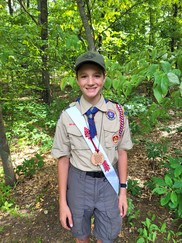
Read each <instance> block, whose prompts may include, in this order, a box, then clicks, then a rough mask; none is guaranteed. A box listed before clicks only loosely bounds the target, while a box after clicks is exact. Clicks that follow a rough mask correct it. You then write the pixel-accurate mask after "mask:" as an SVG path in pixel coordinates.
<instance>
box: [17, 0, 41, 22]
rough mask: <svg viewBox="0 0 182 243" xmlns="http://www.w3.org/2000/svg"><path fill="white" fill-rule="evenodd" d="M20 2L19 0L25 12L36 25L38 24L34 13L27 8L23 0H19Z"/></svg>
mask: <svg viewBox="0 0 182 243" xmlns="http://www.w3.org/2000/svg"><path fill="white" fill-rule="evenodd" d="M18 2H19V4H20V6H21V7H22V8H23V10H24V11H25V13H27V14H28V16H29V17H30V18H31V19H32V20H33V22H34V23H35V24H36V25H38V22H37V20H36V19H35V18H34V16H32V15H31V14H30V13H29V12H28V11H27V10H26V8H25V6H24V4H23V2H22V0H18Z"/></svg>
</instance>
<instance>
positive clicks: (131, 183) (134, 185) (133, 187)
mask: <svg viewBox="0 0 182 243" xmlns="http://www.w3.org/2000/svg"><path fill="white" fill-rule="evenodd" d="M127 190H128V192H130V193H131V194H132V195H133V196H140V195H141V193H142V188H141V187H140V186H139V183H138V181H137V180H131V179H129V180H128V189H127Z"/></svg>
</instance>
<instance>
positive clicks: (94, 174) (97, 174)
mask: <svg viewBox="0 0 182 243" xmlns="http://www.w3.org/2000/svg"><path fill="white" fill-rule="evenodd" d="M86 175H87V176H91V177H93V178H103V177H105V175H104V173H103V172H102V171H87V172H86Z"/></svg>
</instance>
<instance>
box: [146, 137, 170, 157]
mask: <svg viewBox="0 0 182 243" xmlns="http://www.w3.org/2000/svg"><path fill="white" fill-rule="evenodd" d="M145 148H146V153H147V157H148V159H149V160H153V161H154V160H155V159H156V158H161V159H162V158H163V157H164V155H165V154H166V153H167V146H166V144H164V143H160V142H158V143H154V142H153V141H150V140H147V141H146V144H145Z"/></svg>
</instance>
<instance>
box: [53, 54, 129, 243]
mask: <svg viewBox="0 0 182 243" xmlns="http://www.w3.org/2000/svg"><path fill="white" fill-rule="evenodd" d="M75 71H76V81H77V83H78V85H79V87H80V90H81V91H82V96H81V97H80V98H79V99H78V100H77V101H76V102H74V103H72V104H70V106H69V108H67V109H66V110H64V111H63V112H62V113H61V116H60V118H59V120H58V123H57V127H56V132H55V137H54V142H53V147H52V155H53V156H54V157H55V158H57V159H58V184H59V205H60V222H61V225H62V226H63V227H64V228H65V229H67V230H71V231H72V233H73V236H74V237H75V238H76V242H77V243H88V242H89V236H90V233H91V218H92V216H93V217H94V229H93V234H94V235H95V237H96V239H97V243H112V242H113V240H114V239H115V238H116V237H117V235H118V233H119V232H120V230H121V223H122V218H123V217H124V216H125V215H126V213H127V195H126V187H127V184H126V181H127V150H129V149H131V148H132V142H131V137H130V131H129V125H128V119H127V117H126V116H125V115H124V111H123V108H122V106H121V105H119V104H117V103H115V102H112V101H110V100H107V99H105V98H104V97H103V95H102V88H103V85H104V82H105V79H106V70H105V63H104V59H103V57H102V56H101V55H100V54H99V53H97V52H86V53H84V54H82V55H81V56H79V57H78V59H77V60H76V63H75Z"/></svg>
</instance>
